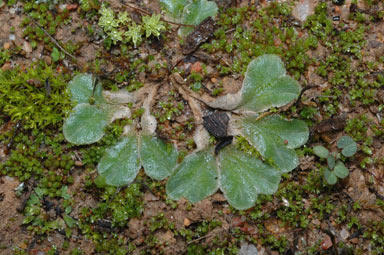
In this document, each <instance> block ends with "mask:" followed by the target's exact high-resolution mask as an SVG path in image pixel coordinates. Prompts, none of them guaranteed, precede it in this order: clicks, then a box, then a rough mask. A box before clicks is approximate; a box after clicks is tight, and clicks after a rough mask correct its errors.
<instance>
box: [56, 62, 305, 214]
mask: <svg viewBox="0 0 384 255" xmlns="http://www.w3.org/2000/svg"><path fill="white" fill-rule="evenodd" d="M95 86H96V87H95V88H94V83H93V79H92V76H91V75H88V74H80V75H78V76H76V77H75V78H74V79H73V80H72V81H71V82H70V83H69V90H70V92H71V95H72V97H71V99H72V101H73V102H74V103H76V104H77V105H76V106H75V108H74V109H73V112H72V113H71V115H70V116H69V117H68V118H67V119H66V121H65V123H64V126H63V131H64V136H65V138H66V139H67V140H68V141H69V142H72V143H75V144H90V143H94V142H96V141H98V140H100V139H101V138H102V137H103V135H104V133H105V131H104V130H105V128H106V126H107V125H109V124H110V123H112V122H113V121H114V120H115V119H119V118H130V117H131V110H130V108H128V107H127V105H128V104H130V105H135V104H137V103H140V104H141V103H142V110H141V114H140V115H137V114H136V115H137V116H136V117H135V120H134V121H133V123H132V124H130V125H128V126H126V127H125V128H124V130H125V131H124V133H123V135H122V137H121V139H120V140H119V141H118V142H117V143H115V144H114V145H112V146H111V147H110V148H109V149H107V150H106V152H105V154H104V155H103V156H102V157H101V159H100V162H99V163H98V166H97V170H98V172H99V174H100V175H101V176H102V177H103V178H105V182H106V184H108V185H114V186H121V185H126V184H130V183H132V182H133V181H134V179H135V177H136V175H137V173H138V171H139V170H140V169H141V167H143V168H144V172H145V173H146V174H147V175H148V176H149V177H151V178H153V179H155V180H163V179H165V178H167V177H169V179H168V182H167V185H166V191H167V194H168V196H169V198H171V199H176V200H177V199H179V198H181V197H185V198H187V199H188V200H190V201H191V202H197V201H200V200H202V199H203V198H205V197H207V196H209V195H212V194H214V193H215V192H216V191H217V190H218V189H220V190H221V191H222V192H223V193H224V195H225V197H226V198H227V200H228V201H229V203H230V204H231V205H232V206H233V207H235V208H237V209H247V208H249V207H252V206H253V205H254V204H255V202H256V199H257V195H258V194H273V193H274V192H275V191H276V190H277V188H278V185H279V182H280V179H281V175H282V174H283V173H287V172H289V171H292V170H293V169H294V168H296V166H297V165H298V164H299V160H298V157H297V155H296V152H295V150H294V149H295V148H297V147H299V146H301V145H303V144H305V143H306V141H307V139H308V134H309V132H308V128H307V125H306V124H305V122H303V121H300V120H286V119H284V118H283V117H281V116H280V115H278V114H273V113H270V114H265V113H263V114H261V113H262V112H264V111H266V110H268V109H270V108H272V107H274V108H276V107H280V106H284V105H286V104H288V103H290V102H291V101H293V100H295V99H296V98H297V97H298V95H299V93H300V90H301V88H300V85H299V84H298V82H297V81H296V80H294V79H293V78H291V77H290V76H288V75H287V74H286V71H285V68H284V65H283V63H282V61H281V60H280V58H279V57H277V56H276V55H263V56H260V57H258V58H257V59H255V60H253V61H251V63H250V64H249V66H248V69H247V72H246V73H245V79H244V82H243V86H242V89H241V90H240V91H239V92H238V93H237V94H227V95H224V96H222V97H218V98H216V99H214V100H206V101H205V102H204V103H205V104H206V105H208V106H210V107H212V108H216V109H221V110H224V111H226V113H223V114H225V116H227V118H224V119H225V120H226V121H228V125H229V126H230V128H229V130H230V132H229V133H228V136H234V135H235V136H238V135H240V136H243V137H245V139H246V140H247V141H248V142H249V143H250V144H251V145H252V146H254V147H255V149H256V151H257V152H258V153H259V155H260V158H257V157H255V156H251V155H250V154H248V153H246V152H244V151H242V150H239V149H238V148H239V147H238V146H236V143H235V144H232V145H229V146H227V147H225V148H223V149H222V150H221V151H220V152H219V153H218V151H216V154H218V155H217V156H216V157H215V155H214V152H213V151H214V148H213V147H212V146H211V145H209V144H208V143H206V142H209V134H208V132H207V130H206V129H204V128H203V127H202V126H199V125H198V126H197V128H196V130H195V134H194V140H195V144H196V145H197V149H196V150H195V151H194V152H193V153H192V154H190V155H187V156H186V157H185V158H184V159H183V161H182V162H180V163H178V162H177V159H178V151H177V149H176V148H175V147H174V146H172V145H170V144H167V143H165V142H164V141H163V140H161V139H159V138H157V137H156V136H155V135H156V132H155V131H156V127H157V121H156V118H155V117H154V116H152V115H151V105H152V101H153V100H154V96H155V95H156V92H157V90H158V86H150V87H149V86H144V87H143V88H141V89H139V90H138V91H136V92H131V93H129V92H127V91H123V90H122V91H117V92H110V91H103V90H102V87H101V84H99V83H98V84H96V85H95ZM188 91H189V92H188ZM184 92H185V93H187V94H188V93H194V92H193V91H191V90H188V88H185V90H184ZM184 92H183V93H184ZM144 94H146V95H147V96H146V97H145V99H144V101H142V102H139V101H140V100H142V98H143V97H142V95H144ZM90 98H93V102H92V104H90V103H89V99H90ZM191 98H192V97H191ZM202 100H204V98H203V99H202ZM196 102H197V101H196ZM196 102H195V103H196ZM190 103H193V102H192V101H191V102H190ZM232 112H236V116H235V115H232V114H231V113H232ZM200 114H201V116H202V113H200ZM223 116H224V115H223ZM136 118H137V119H140V121H139V122H138V121H136ZM139 124H140V128H141V130H140V131H138V130H136V128H137V127H138V126H139ZM236 141H237V140H236Z"/></svg>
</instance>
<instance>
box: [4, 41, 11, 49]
mask: <svg viewBox="0 0 384 255" xmlns="http://www.w3.org/2000/svg"><path fill="white" fill-rule="evenodd" d="M3 48H4V50H8V49H9V48H11V44H10V43H9V42H6V43H4V46H3Z"/></svg>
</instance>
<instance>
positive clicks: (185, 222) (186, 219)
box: [184, 218, 191, 227]
mask: <svg viewBox="0 0 384 255" xmlns="http://www.w3.org/2000/svg"><path fill="white" fill-rule="evenodd" d="M189 225H191V221H190V220H189V219H188V218H184V227H188V226H189Z"/></svg>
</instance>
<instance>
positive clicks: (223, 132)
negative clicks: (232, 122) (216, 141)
mask: <svg viewBox="0 0 384 255" xmlns="http://www.w3.org/2000/svg"><path fill="white" fill-rule="evenodd" d="M228 122H229V116H228V115H227V114H226V113H225V112H215V113H213V114H210V115H207V116H205V117H203V126H204V127H205V129H206V130H207V131H208V132H209V133H210V134H211V135H213V136H214V137H215V138H222V137H226V136H227V128H228Z"/></svg>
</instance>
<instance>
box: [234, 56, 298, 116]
mask: <svg viewBox="0 0 384 255" xmlns="http://www.w3.org/2000/svg"><path fill="white" fill-rule="evenodd" d="M300 91H301V87H300V85H299V83H298V82H297V81H296V80H294V79H293V78H291V77H289V76H287V75H286V73H285V68H284V64H283V62H282V61H281V59H280V58H279V57H278V56H276V55H270V54H266V55H262V56H260V57H258V58H257V59H255V60H253V61H252V62H251V63H249V65H248V68H247V72H246V73H245V78H244V82H243V87H242V101H241V103H240V106H241V108H242V109H244V110H249V111H254V112H261V111H265V110H268V109H269V108H271V107H280V106H283V105H286V104H288V103H289V102H291V101H292V100H293V99H295V98H297V97H298V96H299V94H300Z"/></svg>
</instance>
